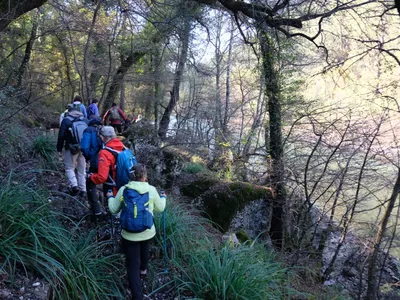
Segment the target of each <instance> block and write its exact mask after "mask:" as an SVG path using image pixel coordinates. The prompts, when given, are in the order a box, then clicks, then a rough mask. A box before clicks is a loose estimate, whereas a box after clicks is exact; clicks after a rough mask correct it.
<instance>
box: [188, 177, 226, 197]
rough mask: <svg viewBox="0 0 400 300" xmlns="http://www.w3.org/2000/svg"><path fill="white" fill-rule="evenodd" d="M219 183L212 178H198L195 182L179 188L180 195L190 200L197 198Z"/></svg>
mask: <svg viewBox="0 0 400 300" xmlns="http://www.w3.org/2000/svg"><path fill="white" fill-rule="evenodd" d="M218 182H219V181H218V180H217V179H215V178H212V177H200V178H198V179H197V180H195V181H193V182H191V183H189V184H187V185H185V186H183V187H181V193H182V195H184V196H187V197H190V198H197V197H199V196H201V195H202V194H203V193H205V192H206V191H207V190H208V189H209V188H211V187H212V186H214V185H216V184H217V183H218Z"/></svg>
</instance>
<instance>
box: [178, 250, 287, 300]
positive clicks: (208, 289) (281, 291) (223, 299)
mask: <svg viewBox="0 0 400 300" xmlns="http://www.w3.org/2000/svg"><path fill="white" fill-rule="evenodd" d="M188 255H189V257H190V259H189V267H181V272H182V274H183V276H182V277H179V278H178V279H177V280H178V282H180V285H179V288H180V290H181V291H190V292H191V293H193V294H194V295H195V296H196V297H198V298H201V299H205V300H208V299H209V300H211V299H220V300H227V299H252V300H253V299H260V300H264V299H284V298H285V295H287V294H288V292H287V286H286V278H287V275H286V269H285V268H283V267H282V266H281V264H280V263H278V262H276V259H275V258H274V256H273V255H272V253H271V252H268V251H266V249H265V248H264V247H263V246H262V245H257V244H254V245H251V246H249V245H242V246H239V247H234V248H232V247H229V246H228V245H225V246H224V247H223V248H221V249H211V250H209V251H196V252H191V253H188Z"/></svg>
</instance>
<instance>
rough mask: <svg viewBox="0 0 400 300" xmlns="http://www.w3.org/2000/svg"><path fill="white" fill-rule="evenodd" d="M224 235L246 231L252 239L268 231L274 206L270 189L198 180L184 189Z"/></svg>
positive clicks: (182, 190) (244, 184)
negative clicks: (225, 233)
mask: <svg viewBox="0 0 400 300" xmlns="http://www.w3.org/2000/svg"><path fill="white" fill-rule="evenodd" d="M181 193H182V194H183V195H184V196H187V197H190V198H191V199H192V200H191V202H192V204H194V205H196V207H197V208H199V209H200V210H201V211H203V212H204V215H205V216H207V217H209V218H210V219H211V220H212V221H213V222H214V223H215V224H216V225H217V226H218V227H219V229H220V230H221V231H222V232H227V231H233V232H236V231H239V230H243V231H245V232H246V234H247V235H248V236H249V237H250V238H255V237H256V236H257V235H259V234H260V233H262V232H264V231H267V230H268V224H269V220H268V218H269V216H270V209H271V202H272V199H273V197H272V193H271V190H270V189H269V188H267V187H263V186H258V185H253V184H249V183H244V182H228V181H218V180H216V179H212V178H198V179H197V180H195V181H193V182H191V183H189V184H187V185H186V186H184V187H182V188H181Z"/></svg>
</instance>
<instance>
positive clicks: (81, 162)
mask: <svg viewBox="0 0 400 300" xmlns="http://www.w3.org/2000/svg"><path fill="white" fill-rule="evenodd" d="M76 162H77V165H76V169H77V171H78V176H77V177H78V186H79V189H80V190H81V191H82V192H86V177H85V173H86V159H85V157H84V156H83V154H82V152H81V151H79V153H78V154H77V155H76Z"/></svg>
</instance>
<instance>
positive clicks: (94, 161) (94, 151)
mask: <svg viewBox="0 0 400 300" xmlns="http://www.w3.org/2000/svg"><path fill="white" fill-rule="evenodd" d="M102 125H103V123H102V122H101V119H100V117H97V116H95V115H91V116H90V117H89V124H88V128H86V129H85V131H84V132H83V137H82V140H81V143H80V147H81V151H82V153H83V156H84V157H85V158H86V161H89V164H90V165H89V173H97V165H98V154H99V151H100V150H101V148H102V147H103V141H102V140H101V138H100V135H99V132H100V129H101V127H102ZM86 190H87V197H88V201H89V204H90V206H91V210H92V213H93V215H95V216H101V215H102V214H103V211H102V209H101V204H100V202H99V197H98V195H97V188H96V184H95V183H94V182H93V181H91V180H87V181H86Z"/></svg>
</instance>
